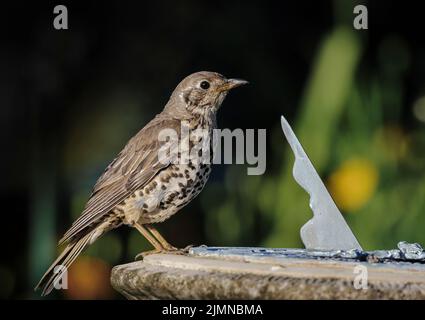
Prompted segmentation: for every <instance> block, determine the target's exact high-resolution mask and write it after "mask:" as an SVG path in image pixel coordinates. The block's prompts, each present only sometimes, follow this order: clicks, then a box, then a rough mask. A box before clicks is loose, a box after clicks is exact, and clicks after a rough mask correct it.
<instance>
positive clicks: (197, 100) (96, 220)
mask: <svg viewBox="0 0 425 320" xmlns="http://www.w3.org/2000/svg"><path fill="white" fill-rule="evenodd" d="M245 83H246V81H243V80H235V79H229V80H228V79H226V78H224V77H223V76H222V75H220V74H218V73H214V72H198V73H194V74H192V75H190V76H188V77H186V78H185V79H184V80H183V81H182V82H180V84H179V85H178V86H177V87H176V89H175V90H174V91H173V93H172V95H171V97H170V99H169V101H168V103H167V104H166V106H165V108H164V110H163V111H162V112H161V113H160V114H158V115H157V116H156V117H155V118H154V119H153V120H151V121H150V122H149V123H148V124H147V125H146V126H145V127H144V128H143V129H142V130H140V131H139V132H138V133H137V134H136V135H135V136H134V137H133V138H131V139H130V141H129V142H128V143H127V145H126V146H125V147H124V149H123V150H122V151H121V152H120V153H119V154H118V156H117V157H116V158H115V159H114V160H113V161H112V162H111V164H110V165H109V166H108V167H107V168H106V169H105V171H104V173H103V174H102V176H101V177H100V178H99V179H98V181H97V182H96V184H95V186H94V188H93V192H92V194H91V196H90V199H89V200H88V202H87V204H86V206H85V208H84V210H83V212H82V213H81V215H80V217H79V218H78V219H77V220H76V221H75V222H74V223H73V224H72V226H71V227H70V228H69V230H68V231H67V232H66V233H65V235H64V236H63V237H62V239H61V240H60V244H62V243H66V244H67V246H66V248H65V249H64V250H63V252H62V253H61V255H60V256H59V257H58V258H57V259H56V261H55V262H54V263H53V264H52V265H51V266H50V268H49V269H48V270H47V272H46V273H45V274H44V276H43V277H42V279H41V280H40V282H39V284H38V285H37V287H36V288H38V287H41V288H43V293H42V294H43V295H45V294H48V293H49V292H50V291H51V290H52V289H53V288H54V281H55V278H56V276H57V275H56V274H55V273H54V272H53V271H54V267H55V266H57V265H59V264H60V265H64V266H65V267H68V266H69V265H70V264H71V263H72V262H73V261H74V260H75V259H76V258H77V256H78V254H79V253H80V252H81V251H82V250H83V249H84V248H86V247H87V246H88V245H90V244H92V243H93V242H94V241H96V240H97V239H98V238H99V237H100V236H101V235H103V234H104V233H105V232H108V231H110V230H112V229H115V228H117V227H119V226H121V225H129V226H132V227H134V228H136V229H137V230H138V231H139V232H140V233H141V234H142V235H143V236H144V237H146V239H147V240H148V241H149V242H150V243H151V244H152V245H153V246H154V248H155V250H156V251H157V252H160V251H173V252H178V250H177V249H176V248H174V247H173V246H171V245H170V244H169V243H168V242H167V241H166V240H165V239H164V238H163V237H162V236H161V235H160V234H159V232H158V231H157V230H156V229H155V228H154V227H153V226H152V224H154V223H158V222H162V221H164V220H166V219H168V218H169V217H171V216H172V215H173V214H175V213H176V212H178V211H179V210H180V209H181V208H182V207H184V206H185V205H186V204H188V203H189V202H190V201H191V200H192V199H193V198H194V197H196V196H197V195H198V194H199V193H200V192H201V190H202V188H203V187H204V186H205V183H206V182H207V180H208V177H209V174H210V172H211V164H209V163H202V162H200V161H194V160H193V159H191V161H189V162H185V161H181V162H174V161H171V160H173V159H171V156H170V159H168V160H169V161H168V162H167V161H160V159H159V151H160V149H161V147H162V146H163V141H162V140H161V139H159V136H160V133H161V132H162V130H164V129H172V130H174V131H175V132H176V133H177V134H178V135H179V136H180V135H181V134H182V131H183V129H182V123H185V124H188V126H189V130H196V129H203V130H206V132H207V133H208V136H209V137H211V136H212V131H213V129H214V128H215V127H216V112H217V110H218V109H219V107H220V105H221V103H222V102H223V100H224V98H225V96H226V95H227V92H228V91H229V90H230V89H232V88H234V87H237V86H239V85H242V84H245ZM185 139H188V141H186V142H187V143H188V145H189V146H190V147H193V146H194V145H195V142H194V141H193V139H191V136H190V135H189V136H187V137H182V138H181V140H182V141H181V142H184V141H185ZM209 140H212V139H209ZM200 141H202V138H200V139H199V140H198V142H200ZM204 143H210V141H204ZM178 150H179V152H178V156H182V153H181V152H180V151H181V150H180V149H178ZM210 151H212V150H211V149H210ZM197 153H198V156H201V152H200V151H198V152H197ZM210 159H211V155H210ZM162 160H163V159H162Z"/></svg>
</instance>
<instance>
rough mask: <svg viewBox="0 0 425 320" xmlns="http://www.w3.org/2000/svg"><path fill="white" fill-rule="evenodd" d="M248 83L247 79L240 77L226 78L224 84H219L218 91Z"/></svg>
mask: <svg viewBox="0 0 425 320" xmlns="http://www.w3.org/2000/svg"><path fill="white" fill-rule="evenodd" d="M248 83H249V82H248V81H246V80H242V79H228V80H227V81H226V82H225V83H224V84H222V85H221V86H220V91H229V90H231V89H234V88H236V87H240V86H243V85H244V84H248Z"/></svg>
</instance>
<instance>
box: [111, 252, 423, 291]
mask: <svg viewBox="0 0 425 320" xmlns="http://www.w3.org/2000/svg"><path fill="white" fill-rule="evenodd" d="M358 265H362V266H365V267H366V268H367V272H368V288H367V289H366V290H364V289H356V288H355V287H354V284H353V283H354V279H355V277H356V276H357V275H358V274H355V273H354V268H355V267H356V266H358ZM111 282H112V285H113V287H114V288H115V289H116V290H117V291H119V292H120V293H122V294H123V295H124V296H125V297H126V298H128V299H425V265H423V264H418V263H377V264H373V263H366V262H358V261H355V262H352V261H334V260H317V259H294V258H287V257H279V256H276V255H272V256H270V257H267V256H257V257H255V256H250V255H243V254H242V255H238V254H233V255H227V256H225V257H224V256H221V255H217V256H214V255H208V256H205V255H204V256H202V255H197V254H196V250H195V251H193V250H192V254H191V255H190V256H179V255H170V254H160V255H150V256H147V257H146V258H145V259H144V260H143V261H137V262H133V263H129V264H125V265H120V266H116V267H114V269H113V270H112V275H111Z"/></svg>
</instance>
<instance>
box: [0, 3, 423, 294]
mask: <svg viewBox="0 0 425 320" xmlns="http://www.w3.org/2000/svg"><path fill="white" fill-rule="evenodd" d="M358 3H361V4H366V5H367V7H368V10H369V29H368V30H361V31H357V30H354V29H353V26H352V23H353V18H354V14H353V8H354V5H355V4H358ZM58 4H64V5H66V6H67V8H68V15H69V29H68V30H55V29H54V28H53V24H52V23H53V19H54V16H55V15H54V14H53V8H54V6H55V5H58ZM423 30H424V28H423V11H422V10H421V7H420V6H419V2H417V1H403V2H400V1H348V0H347V1H344V0H334V1H291V2H286V1H282V2H277V1H276V2H267V1H264V2H263V1H261V2H260V1H255V2H254V1H252V2H250V1H223V2H220V1H202V2H201V1H149V2H144V1H106V2H104V1H84V2H83V1H81V2H76V1H72V2H71V1H61V2H48V3H47V2H46V3H42V2H39V1H37V2H35V1H32V2H30V1H26V2H20V3H13V4H12V2H7V3H2V5H1V7H0V35H1V38H0V45H1V49H0V130H1V131H0V134H1V145H0V147H1V149H0V150H1V169H2V174H1V182H2V183H1V184H0V191H1V203H2V205H3V207H2V214H3V215H2V216H3V217H4V218H3V219H2V224H1V226H2V232H1V233H0V234H1V236H0V237H1V243H2V254H1V261H0V297H1V298H37V297H38V295H37V294H34V293H32V287H33V286H34V285H35V284H36V282H37V281H38V279H39V278H40V276H41V275H42V273H43V272H44V270H45V269H46V268H47V267H48V265H49V264H50V262H51V261H52V259H53V257H54V256H55V255H56V253H57V251H56V250H55V243H56V241H57V240H58V239H59V237H60V236H61V235H62V234H63V233H64V232H65V231H66V229H67V228H68V227H69V226H70V224H71V223H72V221H73V219H75V217H76V216H78V214H79V213H80V212H81V209H82V208H83V206H84V204H85V201H86V200H87V197H88V195H89V194H90V190H91V187H92V185H93V184H94V182H95V181H96V179H97V177H98V176H99V175H100V173H101V172H102V171H103V169H104V168H105V167H106V165H107V164H108V163H109V161H111V160H112V159H113V158H114V156H115V155H116V154H117V153H118V152H119V151H120V150H121V148H122V147H123V145H124V144H125V142H126V141H127V140H128V139H129V138H130V137H131V136H132V135H133V134H135V133H136V132H137V131H138V130H139V129H140V128H141V127H143V126H144V125H145V124H146V123H147V122H148V121H149V120H150V119H151V118H152V117H153V116H154V115H155V114H156V113H158V112H160V111H161V109H162V107H163V106H164V105H165V103H166V101H167V99H168V97H169V94H170V93H171V91H172V90H173V89H174V87H175V86H176V85H177V84H178V82H179V81H180V80H181V79H182V78H184V77H185V76H187V75H188V74H190V73H192V72H196V71H200V70H210V71H216V72H220V73H222V74H224V75H226V76H228V77H237V78H243V79H247V80H249V81H250V85H249V86H247V87H244V88H241V89H238V90H236V91H234V92H232V93H231V94H230V95H229V96H228V97H227V98H226V101H225V102H224V105H223V107H222V109H221V111H220V113H219V116H218V123H219V127H220V128H230V129H234V128H243V129H245V128H266V129H267V171H266V174H265V175H264V176H262V177H252V176H246V173H245V172H246V166H236V165H217V166H216V167H215V168H214V170H213V174H212V176H211V178H210V179H211V180H210V183H209V184H208V185H207V187H206V188H205V190H204V191H203V193H202V195H201V196H200V197H198V198H197V199H196V200H194V201H193V202H192V203H191V204H190V205H188V206H187V207H185V208H184V209H183V210H182V212H181V213H180V214H178V215H176V216H175V217H173V218H172V219H171V220H169V221H168V222H166V223H165V224H164V225H163V226H161V227H160V230H161V231H163V234H164V235H165V236H166V238H167V239H169V241H170V242H171V243H173V244H175V245H177V246H185V245H187V244H189V243H194V244H202V243H205V244H208V245H228V246H260V245H263V246H280V247H300V246H302V244H301V242H300V240H299V236H298V232H299V227H300V226H301V225H302V224H303V223H305V222H306V221H307V219H308V217H310V216H311V213H310V212H309V210H308V197H307V196H306V195H305V194H304V193H303V191H302V190H300V189H299V187H298V186H297V185H296V184H295V183H294V182H293V181H292V179H291V177H290V175H288V172H289V171H288V168H291V165H292V164H291V161H288V160H292V156H291V154H290V152H289V150H288V149H286V148H287V146H286V142H285V141H284V138H283V135H282V133H281V132H280V129H279V117H280V115H281V114H284V115H285V116H286V117H287V118H288V120H289V121H290V122H291V123H294V127H295V128H296V129H298V130H296V132H297V133H299V134H300V140H301V142H302V143H303V144H304V143H305V146H306V151H307V152H308V153H309V155H310V157H311V159H312V161H313V163H315V164H317V167H318V171H319V173H320V174H321V175H322V176H323V177H324V179H325V181H326V183H327V185H328V186H329V188H330V190H331V193H332V195H333V196H334V198H335V200H336V202H337V204H338V205H339V207H340V208H341V210H342V211H343V212H344V214H346V215H347V220H348V221H349V223H350V225H352V227H353V230H354V232H355V234H356V235H358V238H359V241H360V242H361V243H362V244H363V247H364V248H366V249H378V248H383V247H390V248H393V247H395V245H396V244H397V242H398V241H399V240H407V241H412V242H414V241H419V242H420V241H422V242H425V236H424V233H423V229H424V228H425V219H424V214H425V212H424V211H425V204H424V201H425V200H424V199H425V184H424V170H423V169H424V167H425V165H424V163H425V161H424V159H425V152H424V149H425V148H424V147H425V134H424V133H425V127H424V121H425V102H424V100H421V96H423V95H424V92H425V90H424V89H425V86H424V80H425V41H424V31H423ZM326 48H327V49H326ZM321 66H323V67H324V71H323V70H322V69H321ZM344 68H346V70H345V69H344ZM321 70H322V71H321ZM321 95H323V97H325V98H323V97H322V96H321ZM333 97H334V98H335V99H333ZM324 110H325V111H324ZM313 120H314V121H313ZM285 150H286V152H284V151H285ZM347 181H348V182H347ZM357 186H358V187H357ZM350 188H353V190H351V189H350ZM285 197H286V198H285ZM280 199H283V200H282V201H279V200H280ZM285 199H288V200H287V201H286V200H285ZM298 200H299V201H298ZM291 201H292V202H291ZM121 229H122V230H117V231H116V232H114V234H112V235H108V236H106V237H105V238H104V239H101V240H99V241H98V242H99V243H98V244H96V245H94V246H93V248H91V249H90V250H89V251H88V252H87V253H86V254H85V256H84V257H82V258H81V259H80V260H78V262H77V263H76V266H75V270H73V269H71V272H70V290H68V291H66V292H65V293H64V295H62V294H59V293H55V295H54V297H65V298H71V299H73V298H114V297H117V296H116V295H115V294H114V293H113V291H112V290H111V288H110V286H109V281H108V277H109V270H110V267H111V266H113V265H116V264H119V263H124V262H128V261H131V260H132V259H133V257H134V255H135V254H136V253H137V252H139V251H142V250H146V249H148V248H149V246H148V244H147V243H146V242H145V241H144V240H143V239H142V238H141V237H140V236H139V235H138V234H137V232H135V231H130V230H129V229H128V228H121Z"/></svg>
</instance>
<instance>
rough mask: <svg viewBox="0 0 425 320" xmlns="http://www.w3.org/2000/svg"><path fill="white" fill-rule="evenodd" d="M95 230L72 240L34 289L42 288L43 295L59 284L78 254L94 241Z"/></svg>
mask: <svg viewBox="0 0 425 320" xmlns="http://www.w3.org/2000/svg"><path fill="white" fill-rule="evenodd" d="M95 232H96V231H95V230H93V231H91V232H89V233H87V234H86V235H83V236H81V237H80V238H78V239H75V240H74V241H71V242H70V243H69V244H68V246H67V247H66V248H65V249H64V250H63V251H62V253H61V254H60V255H59V257H58V258H57V259H56V260H55V262H53V263H52V265H51V266H50V267H49V269H48V270H47V271H46V273H45V274H44V275H43V277H42V278H41V280H40V282H39V283H38V284H37V286H36V287H35V288H34V290H38V289H40V288H42V290H43V291H42V293H41V295H42V296H46V295H48V294H49V293H50V292H51V291H52V290H53V288H54V287H55V284H57V283H58V282H59V281H60V280H61V276H62V275H63V272H64V271H67V270H68V268H69V266H70V265H71V264H72V263H73V262H74V260H75V259H76V258H77V257H78V255H79V254H80V253H81V251H83V250H84V249H85V248H86V247H87V245H89V244H90V243H92V242H93V240H94V239H93V236H94V235H95ZM56 266H61V267H62V270H56V269H55V267H56Z"/></svg>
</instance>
